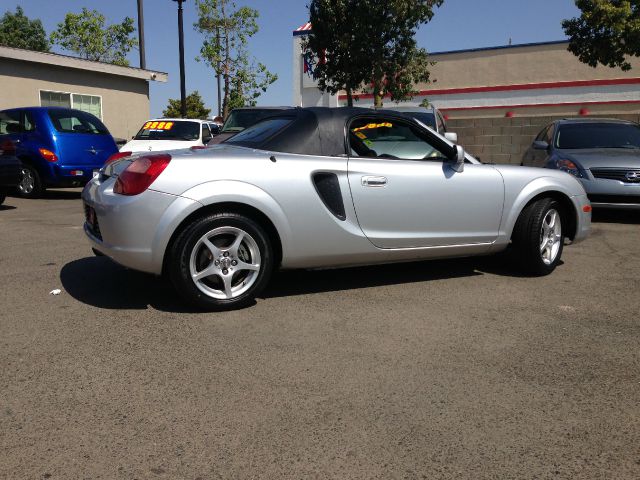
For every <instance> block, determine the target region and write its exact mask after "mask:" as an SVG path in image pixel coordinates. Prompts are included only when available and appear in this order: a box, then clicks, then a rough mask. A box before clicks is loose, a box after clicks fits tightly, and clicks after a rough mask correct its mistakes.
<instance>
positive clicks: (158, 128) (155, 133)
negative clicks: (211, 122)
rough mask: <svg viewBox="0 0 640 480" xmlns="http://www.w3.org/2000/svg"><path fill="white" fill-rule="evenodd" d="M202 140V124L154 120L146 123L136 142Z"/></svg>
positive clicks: (136, 137) (135, 138)
mask: <svg viewBox="0 0 640 480" xmlns="http://www.w3.org/2000/svg"><path fill="white" fill-rule="evenodd" d="M199 138H200V123H198V122H183V121H161V120H154V121H149V122H147V123H145V124H144V125H143V126H142V128H141V129H140V131H139V132H138V134H137V135H136V136H135V137H133V139H134V140H180V141H185V142H188V141H193V140H198V139H199Z"/></svg>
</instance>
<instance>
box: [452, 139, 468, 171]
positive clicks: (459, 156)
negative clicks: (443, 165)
mask: <svg viewBox="0 0 640 480" xmlns="http://www.w3.org/2000/svg"><path fill="white" fill-rule="evenodd" d="M454 148H455V149H456V153H455V156H454V157H453V162H452V164H451V168H453V170H455V171H456V172H458V173H461V172H463V171H464V157H465V153H464V148H462V147H461V146H460V145H454Z"/></svg>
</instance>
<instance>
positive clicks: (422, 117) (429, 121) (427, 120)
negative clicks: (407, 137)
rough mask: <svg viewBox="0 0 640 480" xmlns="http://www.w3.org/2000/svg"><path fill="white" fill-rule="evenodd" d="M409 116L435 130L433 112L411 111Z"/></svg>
mask: <svg viewBox="0 0 640 480" xmlns="http://www.w3.org/2000/svg"><path fill="white" fill-rule="evenodd" d="M411 116H412V117H413V118H415V119H416V120H419V121H420V122H422V123H424V124H425V125H426V126H427V127H431V128H433V129H434V130H436V117H435V115H434V114H433V113H411Z"/></svg>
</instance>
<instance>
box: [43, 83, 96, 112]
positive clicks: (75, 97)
mask: <svg viewBox="0 0 640 480" xmlns="http://www.w3.org/2000/svg"><path fill="white" fill-rule="evenodd" d="M40 105H41V106H43V107H65V108H75V109H76V110H80V111H82V112H87V113H90V114H92V115H95V116H96V117H98V118H99V119H102V98H100V97H99V96H96V95H82V94H79V93H65V92H50V91H47V90H41V91H40Z"/></svg>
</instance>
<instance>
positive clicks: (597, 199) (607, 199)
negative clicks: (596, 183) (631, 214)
mask: <svg viewBox="0 0 640 480" xmlns="http://www.w3.org/2000/svg"><path fill="white" fill-rule="evenodd" d="M588 197H589V201H590V202H591V203H628V204H635V205H640V195H588Z"/></svg>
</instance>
